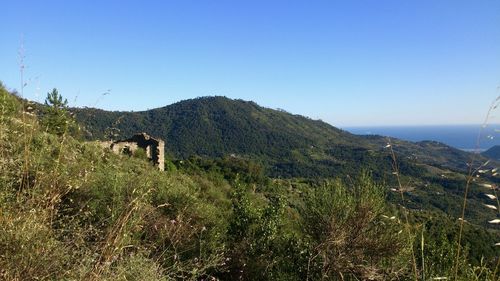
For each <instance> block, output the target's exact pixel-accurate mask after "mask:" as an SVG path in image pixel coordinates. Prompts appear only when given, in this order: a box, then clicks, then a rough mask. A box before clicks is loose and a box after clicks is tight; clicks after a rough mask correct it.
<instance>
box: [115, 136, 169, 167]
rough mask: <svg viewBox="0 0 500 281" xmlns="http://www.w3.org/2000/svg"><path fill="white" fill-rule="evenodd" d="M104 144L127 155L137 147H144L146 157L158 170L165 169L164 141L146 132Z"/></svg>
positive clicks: (132, 152) (116, 151)
mask: <svg viewBox="0 0 500 281" xmlns="http://www.w3.org/2000/svg"><path fill="white" fill-rule="evenodd" d="M106 144H107V145H106V146H107V147H109V148H110V149H111V150H112V151H113V152H115V153H124V154H129V155H132V154H134V153H135V152H136V151H137V150H138V149H144V150H145V151H146V156H147V158H148V159H149V160H150V161H151V162H153V164H154V165H155V166H157V167H158V169H159V170H160V171H164V170H165V155H164V153H165V142H164V141H162V140H160V139H156V138H153V137H151V136H150V135H148V134H146V133H140V134H135V135H134V136H132V137H131V138H128V139H125V140H118V141H113V142H107V143H106Z"/></svg>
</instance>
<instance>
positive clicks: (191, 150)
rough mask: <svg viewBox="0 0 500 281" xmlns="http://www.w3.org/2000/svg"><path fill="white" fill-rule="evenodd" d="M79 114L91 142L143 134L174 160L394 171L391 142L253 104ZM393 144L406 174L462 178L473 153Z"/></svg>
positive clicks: (311, 173)
mask: <svg viewBox="0 0 500 281" xmlns="http://www.w3.org/2000/svg"><path fill="white" fill-rule="evenodd" d="M74 111H75V113H76V117H77V120H78V121H79V122H80V123H81V124H82V125H83V126H84V130H85V132H86V133H85V134H84V136H85V138H87V139H110V138H113V139H116V138H120V137H128V136H130V135H132V134H135V133H137V132H142V131H145V132H148V133H149V134H151V135H154V136H157V137H160V138H162V139H164V140H165V141H166V148H165V149H166V152H167V155H170V156H171V157H172V158H176V159H186V158H188V157H190V156H202V157H208V158H213V157H225V156H229V155H234V156H237V157H243V158H246V159H251V160H253V161H256V162H259V163H262V164H263V165H264V166H265V167H266V169H267V172H268V174H269V175H270V176H272V177H333V176H339V175H345V174H356V173H357V171H359V170H360V168H363V167H365V168H368V169H370V170H374V171H375V172H376V173H378V176H382V173H379V172H380V171H383V170H388V169H390V161H388V160H387V157H388V154H387V151H386V150H384V149H383V147H384V146H385V145H386V143H387V139H386V138H383V137H377V136H368V137H361V136H356V135H352V134H350V133H348V132H346V131H343V130H340V129H337V128H335V127H333V126H331V125H329V124H327V123H324V122H322V121H319V120H312V119H309V118H306V117H303V116H300V115H293V114H290V113H287V112H284V111H279V110H273V109H269V108H264V107H261V106H258V105H257V104H255V103H254V102H247V101H242V100H231V99H228V98H225V97H204V98H197V99H192V100H186V101H181V102H178V103H175V104H172V105H169V106H166V107H161V108H157V109H152V110H148V111H142V112H109V111H103V110H99V109H91V108H85V109H74ZM392 141H394V142H396V143H397V146H395V148H396V149H397V152H398V153H401V154H403V155H404V157H402V158H401V159H400V161H401V162H402V165H403V166H404V167H407V168H408V169H407V172H408V173H409V174H411V173H413V174H414V173H416V172H418V171H417V170H418V168H416V167H415V165H414V163H415V162H418V163H425V164H430V165H437V166H442V167H446V168H449V169H452V170H457V171H464V170H465V169H466V165H465V163H467V162H468V161H469V159H470V154H469V153H466V152H463V151H460V150H457V149H453V148H451V147H448V146H445V145H443V144H439V143H434V142H429V143H418V144H413V143H410V142H404V141H400V140H396V139H394V140H392ZM415 159H418V160H417V161H415ZM388 163H389V164H388Z"/></svg>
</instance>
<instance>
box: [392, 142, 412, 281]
mask: <svg viewBox="0 0 500 281" xmlns="http://www.w3.org/2000/svg"><path fill="white" fill-rule="evenodd" d="M386 147H387V148H389V151H390V155H391V159H392V170H393V174H394V175H395V176H396V180H397V183H398V191H399V195H400V197H401V207H403V213H404V216H405V229H406V234H407V239H408V245H409V246H410V249H411V257H412V269H413V276H414V279H415V281H417V280H418V270H417V259H416V257H415V251H414V249H413V239H412V237H413V235H412V233H411V225H410V220H409V218H408V210H407V209H406V208H405V207H404V206H403V205H402V204H403V203H404V202H405V197H404V190H403V184H402V183H401V177H400V174H399V165H398V162H397V158H396V153H394V149H393V147H392V142H391V139H390V138H387V145H386Z"/></svg>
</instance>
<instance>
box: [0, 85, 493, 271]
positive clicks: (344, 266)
mask: <svg viewBox="0 0 500 281" xmlns="http://www.w3.org/2000/svg"><path fill="white" fill-rule="evenodd" d="M55 93H56V95H54V96H52V95H49V97H48V98H50V99H52V98H55V99H52V101H53V102H54V103H53V102H50V100H49V102H48V105H50V106H52V107H53V108H59V109H61V110H63V109H64V107H62V108H60V107H58V106H55V104H61V103H60V102H62V104H64V106H65V103H64V102H63V100H62V99H59V97H60V96H59V95H58V93H57V92H55ZM225 101H227V100H225V99H222V100H221V101H219V102H221V103H222V104H224V102H225ZM243 105H245V106H248V105H250V106H251V107H253V108H254V110H256V111H257V112H259V110H262V111H263V112H267V110H265V109H260V108H259V107H256V106H255V105H254V104H252V103H243ZM184 106H187V105H184ZM36 107H37V106H36V105H34V104H30V103H29V102H26V101H22V100H20V99H18V98H16V97H15V96H13V95H11V94H10V93H8V92H7V91H6V90H5V89H4V88H3V86H0V110H1V115H0V162H1V165H0V279H2V280H415V279H418V280H428V279H429V278H437V277H448V278H449V279H451V278H452V277H453V273H454V269H456V268H457V267H456V266H455V264H454V254H455V253H456V252H455V249H456V235H457V228H458V224H457V220H456V218H457V217H456V216H454V215H453V214H451V215H446V214H445V213H444V212H443V211H442V210H441V209H443V208H451V209H452V210H455V209H456V208H455V207H450V206H449V205H453V204H455V203H456V200H455V198H453V197H451V199H449V200H450V202H448V203H443V204H449V205H446V206H440V205H439V206H438V203H437V202H436V201H432V198H433V197H436V193H435V192H442V193H443V194H447V196H448V194H450V196H452V195H453V194H455V193H457V194H458V193H459V192H460V190H457V189H460V188H462V189H463V186H460V185H459V184H458V183H456V182H455V181H457V182H458V181H459V180H461V179H462V178H461V176H463V175H462V174H460V173H458V172H456V171H452V170H445V168H444V167H436V166H430V165H429V164H428V163H427V164H419V165H416V164H412V163H411V162H410V161H406V160H405V161H403V160H396V164H397V166H398V167H400V171H401V180H403V181H406V180H411V181H412V182H414V183H415V184H416V185H417V184H422V186H424V184H428V185H427V187H426V189H424V188H422V189H413V190H408V191H405V196H406V197H405V198H403V199H404V200H401V199H400V198H399V197H397V196H394V192H392V191H390V188H393V187H394V182H393V179H392V178H391V177H389V176H388V175H390V174H391V170H390V169H391V163H392V162H391V158H390V156H388V154H387V153H386V154H382V152H381V151H375V150H372V149H371V148H370V145H369V144H368V145H367V146H366V147H362V148H355V147H353V146H352V143H351V144H349V143H347V142H346V141H345V139H344V140H340V139H334V138H326V139H328V141H325V140H324V142H325V143H327V142H329V144H334V143H336V145H338V146H332V147H329V149H330V150H331V151H330V152H328V153H327V154H324V153H326V152H325V151H327V150H325V151H321V153H320V154H315V153H316V152H315V150H314V148H311V147H310V146H311V145H313V146H314V147H319V146H318V144H317V143H316V142H314V144H311V143H307V141H308V139H306V138H305V137H304V138H298V137H297V138H296V139H291V140H290V139H288V138H289V137H292V135H289V134H291V132H292V131H293V132H297V131H300V130H306V128H305V127H303V126H305V124H309V125H310V124H317V125H318V127H315V128H312V129H311V130H313V131H314V132H316V137H317V138H318V139H319V138H320V135H321V134H326V133H325V130H326V131H331V132H332V134H334V133H335V134H337V135H338V136H341V135H344V134H345V135H346V136H348V137H349V138H352V139H353V140H354V139H356V138H355V137H354V136H350V135H348V134H347V133H344V132H341V131H339V130H335V129H332V128H330V127H322V126H325V125H323V123H321V122H317V121H312V120H307V119H305V118H302V117H300V118H299V119H300V120H303V121H304V124H302V125H300V124H296V125H295V127H293V129H289V130H288V129H285V130H284V132H281V133H280V132H279V131H278V130H277V127H279V126H281V127H283V128H286V127H287V126H288V125H290V126H291V123H293V122H294V120H295V117H293V116H289V115H286V114H285V113H283V114H284V115H283V116H282V117H283V118H285V119H283V120H288V121H289V122H291V123H290V124H289V123H280V124H279V125H276V124H274V122H275V121H276V120H274V119H273V120H269V119H268V120H267V121H266V122H268V124H269V125H268V126H269V127H268V128H271V127H274V128H275V129H273V130H271V129H269V130H270V131H268V132H267V133H268V134H269V136H270V138H271V139H272V141H271V140H269V143H268V144H269V146H270V152H266V151H265V150H264V146H262V147H261V146H256V145H254V144H251V143H247V144H236V142H237V139H233V138H232V137H231V136H226V134H220V136H221V137H223V136H226V137H227V140H228V143H232V142H233V144H232V145H238V146H239V147H240V148H241V149H248V150H246V151H256V149H261V154H260V155H266V157H262V158H258V157H252V155H253V154H248V155H246V154H245V155H243V154H242V153H240V152H239V151H236V152H235V151H232V152H235V153H234V155H230V154H225V153H221V154H220V155H217V153H215V152H213V151H211V150H208V149H207V147H206V146H205V145H209V144H208V142H207V143H204V141H203V140H201V138H200V139H196V138H194V136H193V140H194V143H186V144H184V145H183V146H179V151H183V149H186V151H188V149H194V150H195V151H198V150H197V149H198V148H196V147H197V146H198V145H200V147H201V148H199V149H207V150H206V153H205V154H204V153H200V154H199V155H196V153H195V154H193V155H189V156H192V157H185V158H178V159H176V160H174V161H168V160H167V167H169V168H168V171H167V172H160V171H158V170H157V169H154V168H153V167H152V166H151V164H150V163H149V162H148V161H146V160H145V159H144V157H142V156H141V155H136V157H131V156H127V155H116V154H114V153H112V152H111V151H109V150H107V149H103V148H102V147H101V146H100V145H99V144H97V143H95V142H84V141H81V140H79V136H75V134H74V132H72V131H71V130H67V129H66V130H65V131H58V130H52V129H50V128H53V129H57V128H61V127H60V126H58V125H56V124H61V123H56V122H47V120H50V119H47V118H48V115H47V114H48V113H47V112H49V111H39V112H38V113H39V115H37V112H35V111H32V110H31V109H32V108H36ZM188 107H189V106H188ZM64 110H65V109H64ZM241 110H244V108H241ZM62 112H65V111H62ZM243 112H244V111H243ZM59 113H60V112H59ZM110 114H111V113H110ZM273 114H274V113H273V112H267V113H263V115H261V116H260V117H259V118H264V117H267V118H277V117H276V116H275V115H273ZM280 114H281V113H280ZM229 115H230V113H229V112H226V113H220V116H219V117H217V118H223V119H224V118H228V116H229ZM64 116H65V118H68V119H67V120H68V123H71V122H72V120H71V116H69V115H64ZM188 116H190V115H188V114H185V118H187V117H188ZM194 116H197V115H196V114H194ZM210 116H211V115H210ZM224 116H225V117H224ZM280 116H281V115H280ZM157 117H158V118H159V116H157ZM233 117H234V116H233ZM233 117H231V118H233ZM151 118H152V119H151V120H154V118H153V117H151ZM214 118H215V117H214ZM234 118H236V117H234ZM89 120H90V119H89ZM117 120H120V119H117ZM122 120H123V119H122ZM209 120H210V119H209ZM227 120H233V119H227ZM283 120H282V121H283ZM115 121H116V120H115ZM240 121H241V120H240ZM179 122H180V121H179ZM183 122H189V120H184V121H183ZM228 122H229V121H228ZM241 122H243V121H241ZM276 122H281V121H276ZM208 123H210V122H208ZM64 124H66V122H65V123H64ZM172 124H175V122H172ZM179 124H180V123H179ZM188 124H189V123H188ZM214 124H215V123H214ZM224 124H225V125H226V127H227V130H234V135H233V137H235V136H236V135H237V134H238V133H239V131H238V130H240V129H239V126H242V127H243V128H248V127H247V126H246V125H245V124H244V123H238V124H235V125H232V126H233V128H232V129H231V126H229V124H228V123H224ZM115 125H116V122H115ZM192 125H193V128H195V129H196V128H198V127H196V126H195V125H194V124H192ZM247 125H248V124H247ZM248 126H253V125H248ZM255 126H256V125H255ZM311 126H312V125H311ZM131 127H133V125H131ZM209 128H210V130H215V127H209ZM259 128H260V127H259ZM259 128H255V130H254V132H258V131H259ZM301 128H302V129H301ZM102 129H103V132H104V131H105V129H106V128H102ZM136 129H137V131H142V130H141V128H136ZM199 129H200V130H202V128H201V127H200V128H199ZM219 129H220V130H222V129H223V128H222V127H220V128H219ZM131 130H132V129H131ZM178 130H180V131H178V132H179V133H180V132H183V131H182V128H178ZM287 130H288V131H287ZM175 131H176V130H172V131H171V132H170V133H171V134H174V132H175ZM108 132H109V130H108ZM115 132H116V131H115ZM134 132H135V131H134ZM182 134H188V132H184V133H182ZM190 134H198V133H197V132H196V130H193V132H192V133H190ZM279 134H282V135H281V136H282V137H281V138H280V137H278V135H279ZM307 134H308V133H307ZM307 134H304V135H307ZM255 135H257V136H253V137H252V136H250V134H248V135H245V136H246V137H249V138H250V137H252V139H251V140H254V141H258V140H259V138H260V137H261V136H260V134H257V133H255ZM103 136H104V135H103ZM293 136H294V135H293ZM311 136H315V135H314V133H311ZM207 138H208V139H209V140H210V138H211V137H210V136H208V137H207ZM174 139H175V138H174ZM168 140H169V139H168V138H167V144H168V143H169V141H168ZM224 140H226V139H224ZM356 140H357V139H356ZM197 141H199V142H200V143H196V142H197ZM361 142H364V140H362V141H361ZM223 143H226V142H223ZM276 143H278V144H279V145H276V146H275V145H273V144H276ZM306 143H307V145H308V146H307V147H308V149H307V147H306V148H303V147H302V148H300V147H301V146H302V145H304V144H306ZM285 144H286V145H291V146H290V147H291V149H292V151H291V152H290V153H289V154H287V153H285V152H283V151H282V149H281V148H280V147H281V145H285ZM315 144H316V145H315ZM210 145H212V146H213V147H214V148H216V147H218V145H220V144H218V143H216V142H215V143H213V144H210ZM325 145H326V144H325ZM377 145H378V144H377ZM172 147H173V146H171V147H170V149H172ZM230 147H231V146H229V145H228V146H227V147H225V148H223V150H221V151H227V152H230V150H229V149H230ZM373 147H375V145H373ZM299 148H300V149H303V150H300V149H299ZM273 149H274V150H273ZM297 151H298V152H300V153H298V152H297ZM306 151H307V152H308V153H310V154H309V155H310V156H308V157H310V158H307V159H306V160H304V161H303V162H301V163H300V165H304V166H302V167H308V166H307V165H314V164H315V163H317V162H316V161H320V162H321V161H323V160H324V159H323V158H322V157H327V158H328V157H330V160H331V161H337V163H341V164H339V165H338V166H334V167H338V168H340V169H343V170H341V171H342V173H347V172H348V171H349V173H350V175H351V176H349V177H347V176H346V175H345V174H344V175H343V176H341V175H340V174H338V173H339V172H337V173H336V174H334V175H336V176H335V177H334V176H330V177H326V176H324V175H323V174H322V175H323V176H318V177H313V175H315V174H314V173H313V174H310V175H309V176H302V177H300V178H299V177H292V175H295V173H296V172H293V173H292V172H291V173H289V174H287V175H288V176H286V177H285V176H283V177H281V178H278V177H270V175H273V174H274V173H273V172H270V171H271V170H273V168H272V167H276V166H272V165H271V164H270V163H271V161H272V160H269V159H271V158H269V157H270V156H271V155H274V156H276V157H277V159H281V160H279V161H277V162H275V163H274V164H273V165H278V164H279V163H281V162H280V161H283V159H287V158H286V157H290V158H289V159H290V161H291V162H289V164H291V163H293V161H292V160H291V159H296V161H300V159H301V157H303V156H304V155H305V154H301V153H305V152H306ZM212 153H214V154H212ZM267 153H272V154H267ZM186 155H188V154H186ZM256 155H257V154H256ZM171 156H172V154H171ZM280 157H283V158H280ZM266 159H267V160H266ZM322 159H323V160H322ZM339 159H342V161H341V160H339ZM352 159H357V160H355V161H354V162H352V163H349V161H350V160H352ZM294 161H295V160H294ZM283 163H286V162H283ZM328 163H330V164H331V162H328ZM359 163H365V165H358V164H359ZM330 164H325V165H324V167H327V166H330ZM270 165H271V166H270ZM270 167H271V168H270ZM278 167H279V166H278ZM362 167H366V169H365V170H364V169H363V168H362ZM304 169H305V168H304ZM387 169H389V171H387ZM435 169H439V172H442V171H445V172H446V178H443V177H441V176H440V174H439V173H436V171H435ZM279 171H282V172H283V171H285V170H284V169H282V170H279ZM296 171H301V170H300V169H299V170H296ZM367 171H369V172H367ZM351 172H352V173H351ZM300 173H302V172H300ZM300 173H299V174H300ZM321 173H323V172H321ZM494 178H495V177H494V176H493V175H485V176H484V179H488V181H487V182H491V181H493V180H494ZM439 179H442V182H440V181H439ZM481 180H483V178H481ZM485 182H486V181H485ZM485 182H480V181H478V182H475V183H474V185H473V188H472V190H474V191H473V192H471V206H472V208H470V210H479V206H482V204H483V203H484V202H487V201H486V200H488V198H484V194H483V193H481V192H483V191H484V190H485V189H482V188H485V187H481V186H480V184H485ZM455 196H458V195H455ZM475 204H476V205H475ZM458 209H459V207H458ZM481 210H483V211H482V212H479V211H477V214H476V213H474V211H473V213H472V214H471V217H472V216H474V217H476V219H477V221H481V220H483V219H484V218H485V217H492V216H494V215H496V212H495V211H493V210H491V212H489V211H488V210H484V208H483V209H481ZM488 212H489V213H488ZM481 213H486V214H485V215H484V217H483V216H481V215H480V214H481ZM405 217H408V221H405V220H404V219H403V218H405ZM467 218H469V217H467ZM495 230H496V229H495V228H494V227H490V228H488V229H487V228H486V227H484V226H483V225H481V224H480V223H470V224H469V225H466V227H465V228H464V237H463V241H464V243H462V245H463V247H462V248H460V249H461V250H462V253H464V252H465V253H467V255H461V256H460V264H459V267H460V270H459V271H458V277H457V280H497V279H496V278H497V277H498V268H496V267H495V266H496V265H497V262H498V256H499V252H498V248H497V249H495V247H494V246H493V245H492V244H493V243H494V242H497V241H498V240H495V239H497V238H498V232H495ZM414 269H415V270H414Z"/></svg>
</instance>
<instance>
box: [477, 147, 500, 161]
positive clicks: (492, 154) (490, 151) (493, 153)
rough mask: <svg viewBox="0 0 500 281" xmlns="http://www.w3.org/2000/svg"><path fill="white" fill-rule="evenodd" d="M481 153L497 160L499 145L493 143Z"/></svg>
mask: <svg viewBox="0 0 500 281" xmlns="http://www.w3.org/2000/svg"><path fill="white" fill-rule="evenodd" d="M481 154H482V155H483V156H485V157H488V158H491V159H493V160H497V161H498V160H500V145H495V146H493V147H491V148H490V149H488V150H486V151H484V152H483V153H481Z"/></svg>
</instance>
